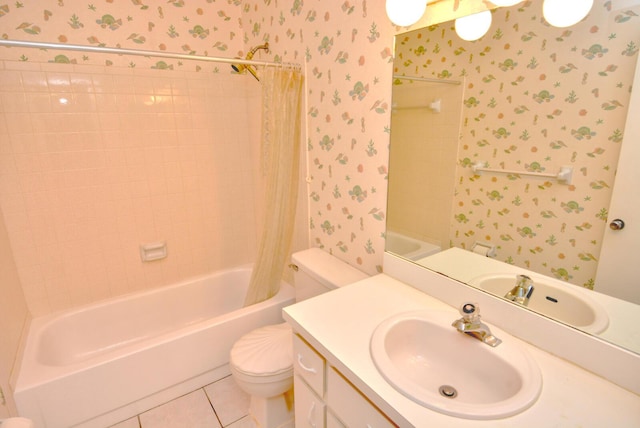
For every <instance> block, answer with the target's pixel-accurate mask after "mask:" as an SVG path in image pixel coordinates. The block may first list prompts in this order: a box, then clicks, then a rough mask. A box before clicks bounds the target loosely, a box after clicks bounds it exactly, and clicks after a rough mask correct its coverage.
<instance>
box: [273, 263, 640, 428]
mask: <svg viewBox="0 0 640 428" xmlns="http://www.w3.org/2000/svg"><path fill="white" fill-rule="evenodd" d="M421 309H438V310H448V311H451V321H452V322H453V320H455V319H457V318H459V313H458V311H457V309H455V308H452V307H451V306H449V305H447V304H445V303H443V302H441V301H439V300H436V299H434V298H432V297H430V296H428V295H427V294H425V293H423V292H421V291H419V290H416V289H415V288H413V287H410V286H408V285H406V284H404V283H402V282H400V281H397V280H395V279H393V278H391V277H389V276H387V275H384V274H382V275H377V276H374V277H371V278H368V279H365V280H363V281H360V282H357V283H355V284H352V285H349V286H345V287H342V288H339V289H337V290H334V291H332V292H329V293H326V294H323V295H320V296H317V297H315V298H313V299H310V300H305V301H303V302H300V303H297V304H295V305H292V306H289V307H287V308H285V309H284V316H285V319H286V320H287V321H288V322H289V323H290V324H291V325H292V326H293V328H294V330H295V331H296V333H298V334H300V335H301V336H303V337H304V338H305V340H307V341H308V342H309V343H310V344H311V345H312V346H314V347H315V348H316V350H317V351H318V352H320V353H321V354H323V355H324V356H325V358H327V361H328V362H329V364H331V365H332V366H334V367H336V368H337V369H338V370H339V371H340V372H342V374H343V375H344V376H346V377H347V378H348V379H349V381H351V382H352V383H353V384H354V385H355V386H356V387H357V388H358V389H360V391H362V392H363V393H364V394H365V395H367V396H368V397H369V399H370V400H371V401H372V402H373V403H374V404H375V405H376V406H378V407H379V408H380V409H381V410H382V411H383V412H384V413H386V414H387V415H388V416H389V417H390V418H391V419H392V420H393V421H394V422H395V423H396V424H398V425H399V426H402V427H405V426H415V427H427V426H430V427H434V426H437V427H442V426H447V427H471V426H472V427H514V426H517V427H541V426H544V427H550V426H558V427H569V426H570V427H574V426H575V427H578V426H580V427H598V428H600V427H632V426H640V397H639V396H638V395H636V394H634V393H632V392H629V391H627V390H625V389H623V388H621V387H619V386H617V385H615V384H613V383H611V382H609V381H607V380H605V379H603V378H601V377H598V376H596V375H593V374H591V373H590V372H588V371H586V370H584V369H582V368H580V367H578V366H576V365H574V364H571V363H569V362H567V361H565V360H562V359H560V358H557V357H555V356H552V355H551V354H549V353H547V352H544V351H542V350H540V349H538V348H536V347H534V346H532V345H529V344H527V343H525V342H523V341H521V340H519V339H518V338H515V337H513V336H510V335H509V334H508V333H505V332H504V331H502V330H500V329H499V328H497V327H495V326H493V325H491V323H490V322H487V324H489V326H490V327H491V328H492V331H493V333H494V334H495V335H496V336H498V337H500V338H501V339H503V340H505V338H506V339H507V340H511V341H514V342H516V343H518V344H519V345H520V346H522V347H523V348H525V349H526V351H528V352H529V354H530V355H531V356H532V357H533V358H534V359H535V360H536V362H537V363H538V365H539V367H540V370H541V373H542V378H543V386H542V392H541V395H540V397H539V398H538V400H537V402H536V403H535V404H534V405H533V406H532V407H531V408H529V409H527V410H525V411H524V412H522V413H520V414H518V415H515V416H512V417H509V418H505V419H496V420H488V421H480V420H470V419H461V418H455V417H451V416H447V415H444V414H441V413H438V412H436V411H433V410H430V409H427V408H425V407H423V406H421V405H419V404H417V403H415V402H413V401H412V400H410V399H408V398H406V397H405V396H404V395H402V394H401V393H399V392H398V391H396V390H395V389H394V388H393V387H392V386H391V385H390V384H389V383H387V381H385V380H384V378H383V377H382V376H381V375H380V374H379V372H378V370H377V369H376V367H375V366H374V363H373V360H372V359H371V356H370V354H369V340H370V338H371V335H372V334H373V331H374V330H375V328H376V327H377V326H378V324H380V322H382V321H383V320H385V319H386V318H388V317H390V316H392V315H395V314H397V313H400V312H406V311H412V310H421ZM612 364H616V363H615V362H612Z"/></svg>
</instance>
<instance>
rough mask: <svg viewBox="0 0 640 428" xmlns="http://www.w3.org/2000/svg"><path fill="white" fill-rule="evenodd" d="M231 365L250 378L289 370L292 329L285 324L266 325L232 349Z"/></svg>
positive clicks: (290, 367) (244, 337)
mask: <svg viewBox="0 0 640 428" xmlns="http://www.w3.org/2000/svg"><path fill="white" fill-rule="evenodd" d="M230 361H231V364H233V366H234V367H235V368H236V369H237V370H239V371H240V372H244V373H246V374H250V375H253V376H270V375H274V374H278V373H282V372H284V371H287V370H292V367H293V331H292V329H291V327H290V326H289V325H288V324H287V323H282V324H275V325H268V326H266V327H261V328H258V329H256V330H253V331H251V332H249V333H247V334H245V335H244V336H242V337H241V338H240V339H239V340H238V341H237V342H236V343H235V344H234V345H233V348H231V355H230Z"/></svg>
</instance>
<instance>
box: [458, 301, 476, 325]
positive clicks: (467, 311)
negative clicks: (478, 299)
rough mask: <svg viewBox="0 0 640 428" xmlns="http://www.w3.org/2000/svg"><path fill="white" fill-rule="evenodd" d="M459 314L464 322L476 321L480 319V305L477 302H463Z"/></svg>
mask: <svg viewBox="0 0 640 428" xmlns="http://www.w3.org/2000/svg"><path fill="white" fill-rule="evenodd" d="M460 315H462V318H463V319H464V320H465V321H466V322H477V321H479V319H480V306H479V305H478V304H477V303H469V302H467V303H463V304H462V306H460Z"/></svg>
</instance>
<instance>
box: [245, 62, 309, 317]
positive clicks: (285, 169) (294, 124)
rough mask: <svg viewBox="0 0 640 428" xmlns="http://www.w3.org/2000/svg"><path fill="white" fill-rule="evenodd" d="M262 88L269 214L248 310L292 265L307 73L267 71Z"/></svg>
mask: <svg viewBox="0 0 640 428" xmlns="http://www.w3.org/2000/svg"><path fill="white" fill-rule="evenodd" d="M260 81H261V83H262V147H261V149H262V150H261V157H262V159H261V160H262V173H263V180H262V185H263V189H262V195H263V197H264V201H263V207H264V208H265V214H264V221H263V225H262V232H261V237H260V240H259V242H258V253H257V259H256V262H255V265H254V268H253V273H252V274H251V280H250V283H249V290H248V292H247V295H246V297H245V302H244V304H245V306H248V305H251V304H254V303H258V302H261V301H263V300H266V299H268V298H270V297H271V296H273V295H275V294H276V293H277V292H278V290H279V289H280V281H281V279H282V275H283V272H284V268H285V265H286V263H287V260H288V259H289V253H290V248H291V240H292V236H293V228H294V220H295V212H296V203H297V196H298V174H299V172H298V170H299V159H300V128H301V123H300V122H301V113H300V108H301V105H300V104H301V98H302V82H303V76H302V73H301V72H299V71H297V70H294V69H292V68H287V67H267V68H265V69H264V70H263V71H262V72H261V73H260Z"/></svg>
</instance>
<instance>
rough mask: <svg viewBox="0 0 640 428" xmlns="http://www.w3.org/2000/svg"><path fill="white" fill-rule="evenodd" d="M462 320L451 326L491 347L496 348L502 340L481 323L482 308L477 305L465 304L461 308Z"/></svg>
mask: <svg viewBox="0 0 640 428" xmlns="http://www.w3.org/2000/svg"><path fill="white" fill-rule="evenodd" d="M460 314H461V315H462V318H460V319H457V320H455V321H454V322H453V324H451V325H452V326H453V327H455V328H456V329H457V330H458V331H459V332H461V333H465V334H468V335H469V336H472V337H474V338H476V339H478V340H481V341H482V342H484V343H486V344H487V345H489V346H493V347H496V346H498V345H499V344H500V343H502V340H500V339H498V338H497V337H495V336H494V335H493V334H491V330H489V327H488V326H487V325H486V324H484V323H483V322H480V307H479V306H478V304H477V303H475V304H474V303H465V304H463V305H462V307H461V308H460Z"/></svg>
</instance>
